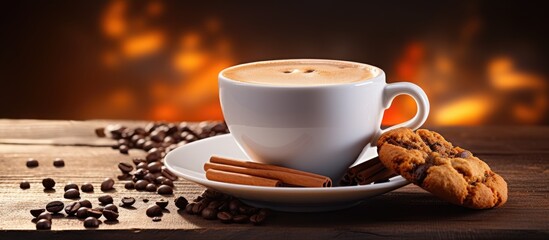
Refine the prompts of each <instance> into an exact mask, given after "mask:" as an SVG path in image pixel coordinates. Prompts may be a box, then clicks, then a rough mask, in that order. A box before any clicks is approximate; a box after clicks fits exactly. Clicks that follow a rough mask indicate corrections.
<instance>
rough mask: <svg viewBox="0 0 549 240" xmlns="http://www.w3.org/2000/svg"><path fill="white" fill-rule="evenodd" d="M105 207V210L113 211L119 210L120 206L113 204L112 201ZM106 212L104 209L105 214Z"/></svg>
mask: <svg viewBox="0 0 549 240" xmlns="http://www.w3.org/2000/svg"><path fill="white" fill-rule="evenodd" d="M103 209H104V210H111V211H115V212H118V207H117V206H116V205H114V204H112V203H111V204H107V205H106V206H105V207H104V208H103ZM104 212H105V211H103V214H105V213H104Z"/></svg>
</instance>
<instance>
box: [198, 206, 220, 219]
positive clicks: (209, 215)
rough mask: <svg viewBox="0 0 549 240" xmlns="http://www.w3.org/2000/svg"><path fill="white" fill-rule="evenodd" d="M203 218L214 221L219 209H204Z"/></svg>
mask: <svg viewBox="0 0 549 240" xmlns="http://www.w3.org/2000/svg"><path fill="white" fill-rule="evenodd" d="M201 215H202V218H204V219H208V220H213V219H216V218H217V209H216V208H210V207H208V208H204V210H202V212H201Z"/></svg>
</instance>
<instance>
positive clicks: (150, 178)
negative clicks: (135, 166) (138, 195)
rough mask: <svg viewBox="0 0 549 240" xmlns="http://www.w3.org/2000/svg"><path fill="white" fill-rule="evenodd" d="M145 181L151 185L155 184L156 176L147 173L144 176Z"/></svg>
mask: <svg viewBox="0 0 549 240" xmlns="http://www.w3.org/2000/svg"><path fill="white" fill-rule="evenodd" d="M143 179H144V180H147V181H149V183H154V180H155V179H156V176H155V175H154V174H152V173H147V174H145V176H143Z"/></svg>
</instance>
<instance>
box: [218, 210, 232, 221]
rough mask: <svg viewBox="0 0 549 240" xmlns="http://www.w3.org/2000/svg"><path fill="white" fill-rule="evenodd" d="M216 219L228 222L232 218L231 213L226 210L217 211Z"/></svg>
mask: <svg viewBox="0 0 549 240" xmlns="http://www.w3.org/2000/svg"><path fill="white" fill-rule="evenodd" d="M217 219H219V220H221V222H222V223H230V222H231V221H232V220H233V215H231V214H230V213H228V212H218V213H217Z"/></svg>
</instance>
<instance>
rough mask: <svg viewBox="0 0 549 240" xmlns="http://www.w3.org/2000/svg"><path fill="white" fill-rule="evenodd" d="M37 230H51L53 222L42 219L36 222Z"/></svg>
mask: <svg viewBox="0 0 549 240" xmlns="http://www.w3.org/2000/svg"><path fill="white" fill-rule="evenodd" d="M36 229H37V230H49V229H51V221H50V220H47V219H40V220H38V222H36Z"/></svg>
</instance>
